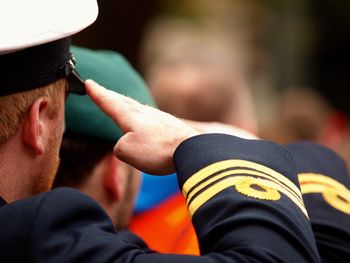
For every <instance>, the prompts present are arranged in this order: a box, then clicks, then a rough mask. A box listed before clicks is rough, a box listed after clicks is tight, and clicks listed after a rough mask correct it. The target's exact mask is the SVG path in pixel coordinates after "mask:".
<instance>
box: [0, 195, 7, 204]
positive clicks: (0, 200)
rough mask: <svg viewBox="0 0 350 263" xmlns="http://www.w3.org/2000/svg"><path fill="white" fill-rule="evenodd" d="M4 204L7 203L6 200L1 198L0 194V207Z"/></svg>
mask: <svg viewBox="0 0 350 263" xmlns="http://www.w3.org/2000/svg"><path fill="white" fill-rule="evenodd" d="M6 204H7V203H6V201H5V200H4V199H2V197H1V196H0V207H1V206H3V205H6Z"/></svg>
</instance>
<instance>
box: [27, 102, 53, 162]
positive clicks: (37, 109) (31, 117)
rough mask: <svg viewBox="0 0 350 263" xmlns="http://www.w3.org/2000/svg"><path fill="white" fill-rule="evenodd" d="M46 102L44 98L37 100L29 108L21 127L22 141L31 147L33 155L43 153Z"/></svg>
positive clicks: (46, 112)
mask: <svg viewBox="0 0 350 263" xmlns="http://www.w3.org/2000/svg"><path fill="white" fill-rule="evenodd" d="M48 110H49V109H48V102H47V99H45V98H38V99H36V100H35V101H34V103H33V104H32V106H31V107H30V109H29V111H28V113H27V116H26V117H25V119H24V122H23V127H22V135H21V137H22V141H23V142H24V143H25V144H26V145H28V146H29V147H31V148H32V149H33V151H34V153H35V154H37V155H41V154H43V152H44V147H45V142H46V140H47V138H46V137H47V135H46V134H47V129H48V127H49V126H48V125H47V124H46V123H45V121H46V120H47V116H48V115H47V114H48Z"/></svg>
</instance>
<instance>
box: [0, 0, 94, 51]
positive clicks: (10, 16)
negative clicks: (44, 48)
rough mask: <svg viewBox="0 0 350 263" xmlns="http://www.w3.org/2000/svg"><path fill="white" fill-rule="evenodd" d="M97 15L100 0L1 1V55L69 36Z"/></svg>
mask: <svg viewBox="0 0 350 263" xmlns="http://www.w3.org/2000/svg"><path fill="white" fill-rule="evenodd" d="M97 14H98V6H97V1H96V0H0V55H1V54H6V53H11V52H14V51H16V50H20V49H25V48H28V47H32V46H37V45H40V44H44V43H48V42H51V41H54V40H58V39H61V38H65V37H69V36H71V35H73V34H75V33H77V32H79V31H81V30H83V29H84V28H86V27H88V26H89V25H91V24H92V23H93V22H94V21H95V20H96V18H97Z"/></svg>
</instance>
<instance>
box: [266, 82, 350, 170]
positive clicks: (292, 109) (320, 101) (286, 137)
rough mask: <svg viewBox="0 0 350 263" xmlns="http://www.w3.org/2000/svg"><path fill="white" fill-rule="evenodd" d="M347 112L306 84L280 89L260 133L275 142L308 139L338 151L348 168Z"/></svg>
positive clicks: (349, 144) (349, 152)
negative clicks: (304, 85)
mask: <svg viewBox="0 0 350 263" xmlns="http://www.w3.org/2000/svg"><path fill="white" fill-rule="evenodd" d="M349 125H350V124H349V118H348V116H347V114H346V113H344V112H342V111H340V110H338V109H337V108H336V107H334V106H333V105H332V104H331V103H330V102H329V99H328V98H325V97H324V96H322V95H321V94H320V93H319V92H318V91H316V90H314V89H311V88H306V87H294V88H289V89H285V90H282V91H281V92H279V94H278V95H277V96H276V98H275V101H274V103H273V105H272V106H271V115H270V116H269V121H267V122H266V123H264V124H263V125H261V126H260V131H261V136H262V137H263V138H267V139H270V140H273V141H276V142H278V143H290V142H297V141H302V140H310V141H314V142H317V143H320V144H322V145H325V146H326V147H328V148H330V149H332V150H333V151H335V152H337V153H338V154H339V155H340V156H341V157H342V158H343V159H344V160H345V161H346V162H347V165H348V167H350V129H349V128H350V126H349Z"/></svg>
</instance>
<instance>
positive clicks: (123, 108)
mask: <svg viewBox="0 0 350 263" xmlns="http://www.w3.org/2000/svg"><path fill="white" fill-rule="evenodd" d="M85 86H86V91H87V94H88V95H89V97H90V98H91V99H92V100H93V101H94V102H95V103H96V104H97V106H98V107H100V108H101V110H102V111H103V112H104V113H106V114H107V115H108V116H109V117H110V118H112V119H113V120H114V121H115V122H116V123H117V124H118V126H119V127H120V128H121V129H122V130H123V131H124V132H128V131H129V127H128V124H129V123H130V122H129V121H127V122H126V121H125V116H127V114H128V112H130V109H131V107H135V106H136V107H140V106H141V104H139V103H138V102H136V101H134V100H132V99H130V98H128V97H126V96H123V95H121V94H118V93H116V92H114V91H111V90H108V89H106V88H104V87H102V86H100V85H99V84H97V83H96V82H94V81H93V80H87V81H86V82H85ZM132 105H134V106H132ZM129 115H130V114H129Z"/></svg>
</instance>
